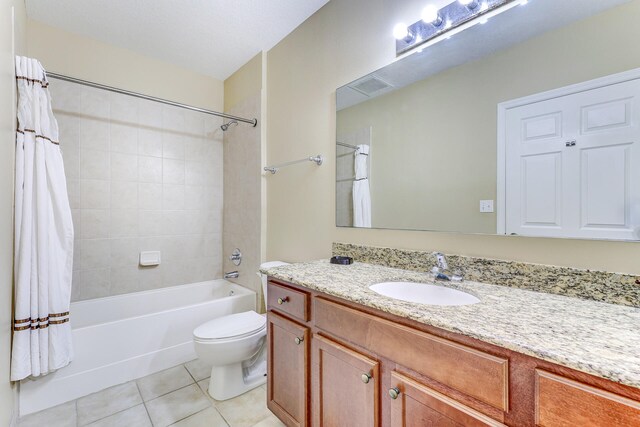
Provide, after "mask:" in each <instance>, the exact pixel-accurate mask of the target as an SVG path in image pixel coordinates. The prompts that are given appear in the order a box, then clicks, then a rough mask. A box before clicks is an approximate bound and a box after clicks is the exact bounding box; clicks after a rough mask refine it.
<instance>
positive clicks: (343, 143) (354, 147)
mask: <svg viewBox="0 0 640 427" xmlns="http://www.w3.org/2000/svg"><path fill="white" fill-rule="evenodd" d="M336 144H338V145H342V146H343V147H347V148H351V149H352V150H359V148H358V147H356V146H355V145H351V144H347V143H345V142H340V141H337V142H336Z"/></svg>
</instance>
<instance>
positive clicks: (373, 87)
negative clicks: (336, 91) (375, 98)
mask: <svg viewBox="0 0 640 427" xmlns="http://www.w3.org/2000/svg"><path fill="white" fill-rule="evenodd" d="M349 87H350V88H351V89H353V90H357V91H358V92H360V93H361V94H363V95H366V96H371V95H374V94H375V93H377V92H380V91H381V90H384V89H388V88H391V87H392V86H391V85H390V84H389V83H387V82H385V81H383V80H381V79H379V78H378V77H375V76H367V77H365V78H364V79H363V80H358V81H357V82H354V83H352V84H350V85H349Z"/></svg>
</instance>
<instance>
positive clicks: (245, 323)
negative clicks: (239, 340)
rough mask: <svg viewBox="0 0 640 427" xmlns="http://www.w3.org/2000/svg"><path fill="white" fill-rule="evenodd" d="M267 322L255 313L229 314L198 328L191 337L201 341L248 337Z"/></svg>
mask: <svg viewBox="0 0 640 427" xmlns="http://www.w3.org/2000/svg"><path fill="white" fill-rule="evenodd" d="M266 323H267V320H266V319H265V317H264V316H261V315H259V314H258V313H256V312H255V311H245V312H243V313H235V314H229V315H228V316H222V317H218V318H217V319H213V320H210V321H208V322H206V323H203V324H202V325H200V326H198V327H197V328H196V329H194V331H193V336H194V337H195V338H197V339H201V340H219V339H225V338H235V337H240V336H243V335H249V334H251V333H252V332H257V331H259V330H260V329H262V328H264V326H265V324H266Z"/></svg>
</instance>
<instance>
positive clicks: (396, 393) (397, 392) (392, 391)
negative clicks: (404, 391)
mask: <svg viewBox="0 0 640 427" xmlns="http://www.w3.org/2000/svg"><path fill="white" fill-rule="evenodd" d="M399 395H400V389H399V388H398V387H393V388H390V389H389V396H390V397H391V398H392V399H393V400H395V399H397V398H398V396H399Z"/></svg>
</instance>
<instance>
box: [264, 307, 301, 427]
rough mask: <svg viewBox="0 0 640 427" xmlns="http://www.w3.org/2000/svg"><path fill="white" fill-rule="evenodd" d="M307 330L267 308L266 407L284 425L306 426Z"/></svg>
mask: <svg viewBox="0 0 640 427" xmlns="http://www.w3.org/2000/svg"><path fill="white" fill-rule="evenodd" d="M309 341H310V330H309V328H307V327H304V326H301V325H299V324H297V323H295V322H293V321H291V320H289V319H287V318H285V317H282V316H280V315H278V314H277V313H274V312H273V311H269V313H268V315H267V345H268V347H267V379H268V381H267V407H268V408H269V409H270V410H271V412H273V413H274V414H275V415H276V416H277V417H278V418H280V420H282V422H284V423H285V424H287V425H288V426H291V427H293V426H296V427H304V426H307V425H308V419H309V414H308V406H309V405H308V395H309Z"/></svg>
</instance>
